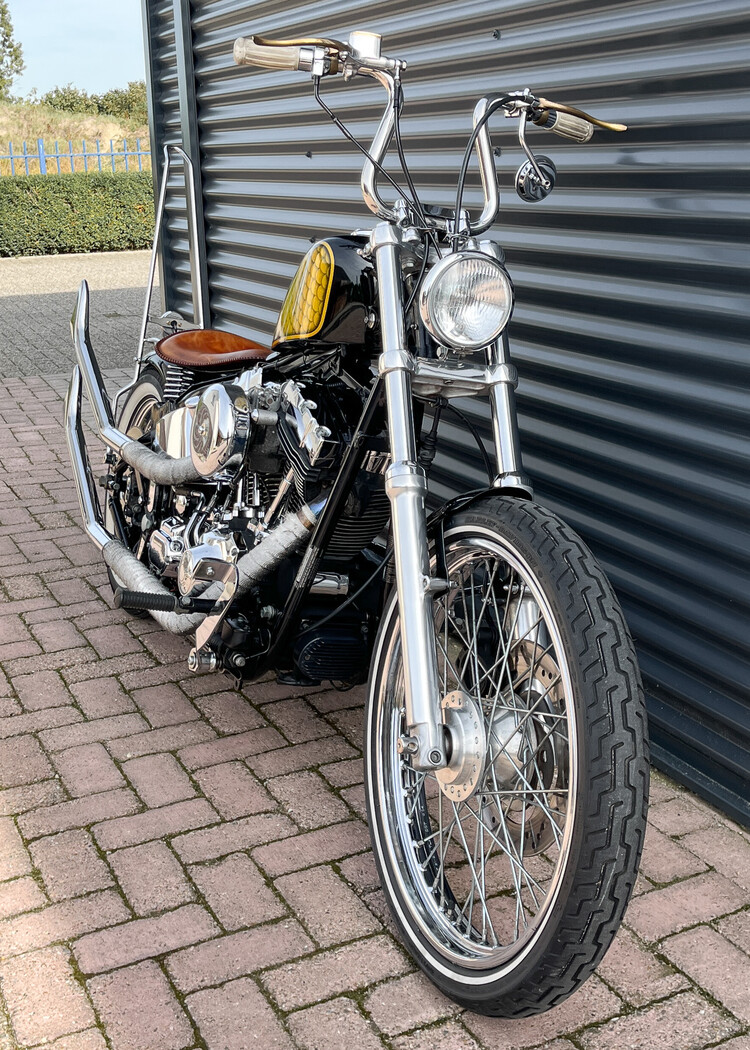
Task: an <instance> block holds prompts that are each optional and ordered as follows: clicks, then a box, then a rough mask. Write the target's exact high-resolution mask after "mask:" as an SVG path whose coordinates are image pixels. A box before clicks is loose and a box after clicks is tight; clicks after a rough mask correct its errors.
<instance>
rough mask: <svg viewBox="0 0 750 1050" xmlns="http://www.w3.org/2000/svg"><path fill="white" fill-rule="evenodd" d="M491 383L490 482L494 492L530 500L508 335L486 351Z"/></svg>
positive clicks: (516, 374)
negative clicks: (492, 453) (492, 450)
mask: <svg viewBox="0 0 750 1050" xmlns="http://www.w3.org/2000/svg"><path fill="white" fill-rule="evenodd" d="M487 364H488V366H489V369H488V371H489V374H490V376H491V380H490V389H489V395H490V410H491V412H492V440H493V443H494V446H495V461H496V463H497V474H496V475H495V478H494V480H493V482H492V484H493V486H494V487H495V488H500V489H503V488H507V489H516V490H518V491H520V492H522V493H525V494H526V495H528V496H529V497H533V490H532V488H531V482H530V481H529V479H528V478H527V477H526V475H525V474H524V472H523V464H522V461H521V441H520V438H519V434H518V413H517V410H516V387H517V385H518V372H517V371H516V367H515V365H514V364H513V363H512V362H511V359H510V346H509V343H508V333H507V332H503V334H502V336H501V337H500V338H499V339H498V340H497V341H496V342H495V343H494V345H493V346H491V347H489V348H488V350H487Z"/></svg>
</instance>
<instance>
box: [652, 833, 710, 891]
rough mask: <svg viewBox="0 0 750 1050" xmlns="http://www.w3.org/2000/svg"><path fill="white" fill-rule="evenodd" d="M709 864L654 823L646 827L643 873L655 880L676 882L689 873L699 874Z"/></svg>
mask: <svg viewBox="0 0 750 1050" xmlns="http://www.w3.org/2000/svg"><path fill="white" fill-rule="evenodd" d="M706 867H707V865H706V864H705V863H704V862H703V861H702V860H701V859H700V858H699V857H696V855H695V854H694V853H691V852H690V850H689V849H685V848H684V846H683V845H682V844H678V843H677V842H675V841H674V839H671V838H669V836H668V835H665V834H664V833H663V832H662V831H659V829H658V828H655V827H654V825H653V824H649V825H648V826H647V827H646V840H645V842H644V845H643V854H642V856H641V869H640V870H641V874H642V875H646V876H647V877H648V878H649V879H652V880H653V881H654V882H660V883H667V882H674V880H675V879H684V878H687V876H688V875H699V874H700V873H701V872H703V871H705V870H706Z"/></svg>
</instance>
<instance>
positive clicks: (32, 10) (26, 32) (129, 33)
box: [8, 0, 145, 95]
mask: <svg viewBox="0 0 750 1050" xmlns="http://www.w3.org/2000/svg"><path fill="white" fill-rule="evenodd" d="M8 8H9V10H10V17H11V21H12V23H13V28H14V31H15V37H16V40H18V42H19V43H20V44H21V47H22V48H23V58H24V62H25V63H26V69H25V71H24V73H23V74H22V76H21V77H19V78H18V80H16V81H15V82H14V84H13V88H12V91H13V93H14V94H16V95H27V94H28V93H29V92H30V91H31V89H32V88H36V89H37V91H39V92H40V94H43V93H44V92H45V91H49V89H50V88H53V87H56V86H61V85H63V84H68V83H71V84H74V85H75V86H76V87H79V88H84V89H85V90H86V91H94V92H102V91H107V90H108V89H109V88H115V87H125V86H126V85H127V83H128V81H130V80H142V79H144V77H145V71H144V70H145V67H144V59H143V29H142V25H141V0H9V2H8Z"/></svg>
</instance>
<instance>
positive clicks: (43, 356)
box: [0, 251, 159, 376]
mask: <svg viewBox="0 0 750 1050" xmlns="http://www.w3.org/2000/svg"><path fill="white" fill-rule="evenodd" d="M149 256H150V253H149V252H145V251H139V252H97V253H95V254H91V255H88V254H81V255H41V256H24V257H21V258H17V259H0V317H1V318H2V344H1V349H0V376H36V375H40V374H45V373H46V374H48V375H49V374H55V373H57V372H64V371H67V370H69V369H70V368H72V366H73V360H74V357H73V346H72V344H71V341H70V315H71V314H72V312H73V307H74V306H75V301H76V290H77V288H78V285H79V284H80V282H81V280H82V279H83V278H84V277H85V278H86V280H87V281H88V282H89V287H90V288H91V334H92V339H93V343H94V346H95V347H96V353H97V357H98V358H99V363H100V364H101V366H102V367H103V368H117V367H118V366H122V365H123V364H126V365H127V364H128V363H129V362H130V361H131V360H132V358H133V354H134V353H135V347H136V342H137V339H138V331H139V327H140V321H141V316H142V314H143V301H144V295H145V290H144V285H145V283H146V278H147V276H148V264H149ZM158 296H159V291H158V288H157V289H156V292H155V303H154V305H155V307H159V299H158ZM155 312H157V311H155Z"/></svg>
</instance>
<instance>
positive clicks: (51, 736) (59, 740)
mask: <svg viewBox="0 0 750 1050" xmlns="http://www.w3.org/2000/svg"><path fill="white" fill-rule="evenodd" d="M147 728H148V724H147V723H146V722H145V721H144V719H143V718H141V716H140V715H138V714H129V715H113V716H112V717H110V718H96V719H93V720H92V721H91V722H80V723H78V724H77V725H73V726H64V727H62V728H61V729H47V730H45V731H44V732H43V733H41V734H40V739H41V741H42V743H43V744H44V746H45V747H46V748H48V749H49V750H50V751H64V750H66V749H67V748H70V747H77V746H78V745H79V744H90V743H94V742H96V741H100V742H106V741H109V740H115V739H116V738H117V737H121V736H128V735H129V734H131V733H137V732H138V731H139V730H142V729H147Z"/></svg>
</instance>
